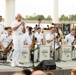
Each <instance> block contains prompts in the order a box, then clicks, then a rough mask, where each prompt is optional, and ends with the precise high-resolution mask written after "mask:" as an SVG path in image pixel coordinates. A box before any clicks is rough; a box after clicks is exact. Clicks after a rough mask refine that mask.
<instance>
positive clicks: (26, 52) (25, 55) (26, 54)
mask: <svg viewBox="0 0 76 75" xmlns="http://www.w3.org/2000/svg"><path fill="white" fill-rule="evenodd" d="M20 62H21V63H26V62H30V46H29V45H24V47H23V50H22V54H21V55H20Z"/></svg>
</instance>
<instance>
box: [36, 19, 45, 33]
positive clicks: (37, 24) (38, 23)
mask: <svg viewBox="0 0 76 75" xmlns="http://www.w3.org/2000/svg"><path fill="white" fill-rule="evenodd" d="M38 27H40V28H41V32H42V33H43V32H44V27H43V25H42V24H41V19H40V18H39V19H38V22H37V23H36V25H35V28H38Z"/></svg>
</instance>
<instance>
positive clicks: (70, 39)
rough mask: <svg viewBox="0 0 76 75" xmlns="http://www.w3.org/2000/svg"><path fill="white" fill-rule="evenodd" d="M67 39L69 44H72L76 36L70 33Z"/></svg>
mask: <svg viewBox="0 0 76 75" xmlns="http://www.w3.org/2000/svg"><path fill="white" fill-rule="evenodd" d="M65 41H66V42H67V44H68V45H71V44H72V43H73V41H74V36H73V35H71V34H68V35H66V36H65Z"/></svg>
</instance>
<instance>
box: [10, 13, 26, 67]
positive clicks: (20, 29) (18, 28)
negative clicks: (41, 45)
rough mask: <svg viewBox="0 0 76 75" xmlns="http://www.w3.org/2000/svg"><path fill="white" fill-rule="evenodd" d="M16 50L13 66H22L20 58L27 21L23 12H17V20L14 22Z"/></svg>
mask: <svg viewBox="0 0 76 75" xmlns="http://www.w3.org/2000/svg"><path fill="white" fill-rule="evenodd" d="M12 29H13V34H12V35H13V45H14V52H13V55H12V62H11V66H13V67H14V66H20V64H19V58H20V54H21V52H22V49H23V33H25V23H24V22H23V21H22V16H21V14H17V17H16V20H15V21H14V22H13V23H12Z"/></svg>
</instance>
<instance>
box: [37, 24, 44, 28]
mask: <svg viewBox="0 0 76 75" xmlns="http://www.w3.org/2000/svg"><path fill="white" fill-rule="evenodd" d="M36 25H37V27H40V28H41V29H43V28H44V27H43V25H42V24H40V25H38V24H37V23H36Z"/></svg>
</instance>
